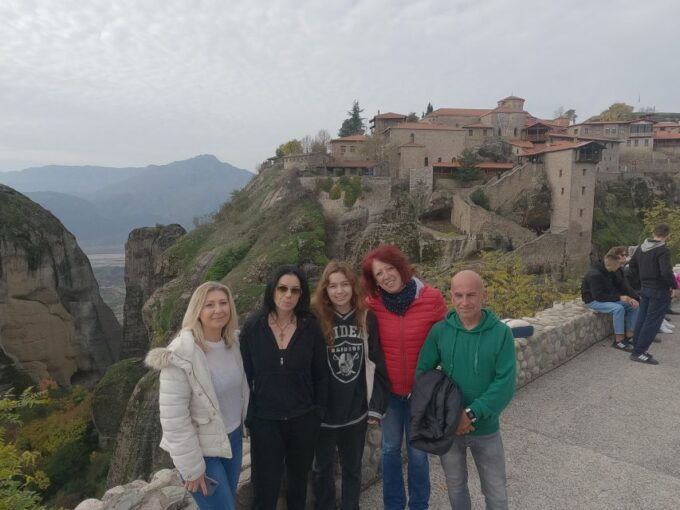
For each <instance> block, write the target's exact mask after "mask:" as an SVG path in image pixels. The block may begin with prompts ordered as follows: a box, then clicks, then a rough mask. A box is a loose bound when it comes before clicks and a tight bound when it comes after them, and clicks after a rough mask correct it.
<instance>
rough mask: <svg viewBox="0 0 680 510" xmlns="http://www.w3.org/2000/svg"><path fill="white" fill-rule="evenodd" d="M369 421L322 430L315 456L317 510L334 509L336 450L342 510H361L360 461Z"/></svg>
mask: <svg viewBox="0 0 680 510" xmlns="http://www.w3.org/2000/svg"><path fill="white" fill-rule="evenodd" d="M366 426H367V420H366V419H364V420H362V421H361V422H359V423H356V424H354V425H349V426H347V427H341V428H337V429H327V428H322V429H321V431H320V432H319V439H318V440H317V442H316V452H315V456H314V496H315V499H316V504H315V506H314V508H316V510H332V509H334V508H335V469H334V468H335V449H336V447H337V450H338V454H339V456H340V467H341V468H342V495H341V500H340V501H341V503H340V508H341V510H359V492H360V491H361V458H362V456H363V453H364V443H365V442H366Z"/></svg>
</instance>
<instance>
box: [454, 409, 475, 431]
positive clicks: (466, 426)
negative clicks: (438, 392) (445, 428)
mask: <svg viewBox="0 0 680 510" xmlns="http://www.w3.org/2000/svg"><path fill="white" fill-rule="evenodd" d="M473 430H475V428H474V427H473V426H472V422H471V421H470V418H468V415H467V414H465V409H463V411H462V412H461V413H460V421H459V422H458V428H457V429H456V435H457V436H464V435H465V434H469V433H470V432H472V431H473Z"/></svg>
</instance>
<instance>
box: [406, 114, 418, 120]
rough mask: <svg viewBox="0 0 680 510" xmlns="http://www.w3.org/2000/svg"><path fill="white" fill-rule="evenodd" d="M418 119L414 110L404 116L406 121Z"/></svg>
mask: <svg viewBox="0 0 680 510" xmlns="http://www.w3.org/2000/svg"><path fill="white" fill-rule="evenodd" d="M419 120H420V119H419V118H418V114H417V113H416V112H411V113H409V114H408V115H407V116H406V122H418V121H419Z"/></svg>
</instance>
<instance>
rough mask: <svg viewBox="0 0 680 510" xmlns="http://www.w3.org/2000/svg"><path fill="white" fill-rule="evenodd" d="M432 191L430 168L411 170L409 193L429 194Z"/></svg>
mask: <svg viewBox="0 0 680 510" xmlns="http://www.w3.org/2000/svg"><path fill="white" fill-rule="evenodd" d="M432 191H433V177H432V167H431V166H426V167H423V168H413V169H411V171H410V172H409V192H410V193H411V194H414V193H422V194H425V195H427V194H430V193H432Z"/></svg>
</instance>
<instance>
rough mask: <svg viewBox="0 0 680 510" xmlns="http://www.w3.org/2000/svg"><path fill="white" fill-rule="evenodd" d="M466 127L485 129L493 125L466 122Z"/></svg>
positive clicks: (491, 127)
mask: <svg viewBox="0 0 680 510" xmlns="http://www.w3.org/2000/svg"><path fill="white" fill-rule="evenodd" d="M463 127H464V128H484V129H493V126H489V125H488V124H481V123H480V124H465V125H464V126H463Z"/></svg>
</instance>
